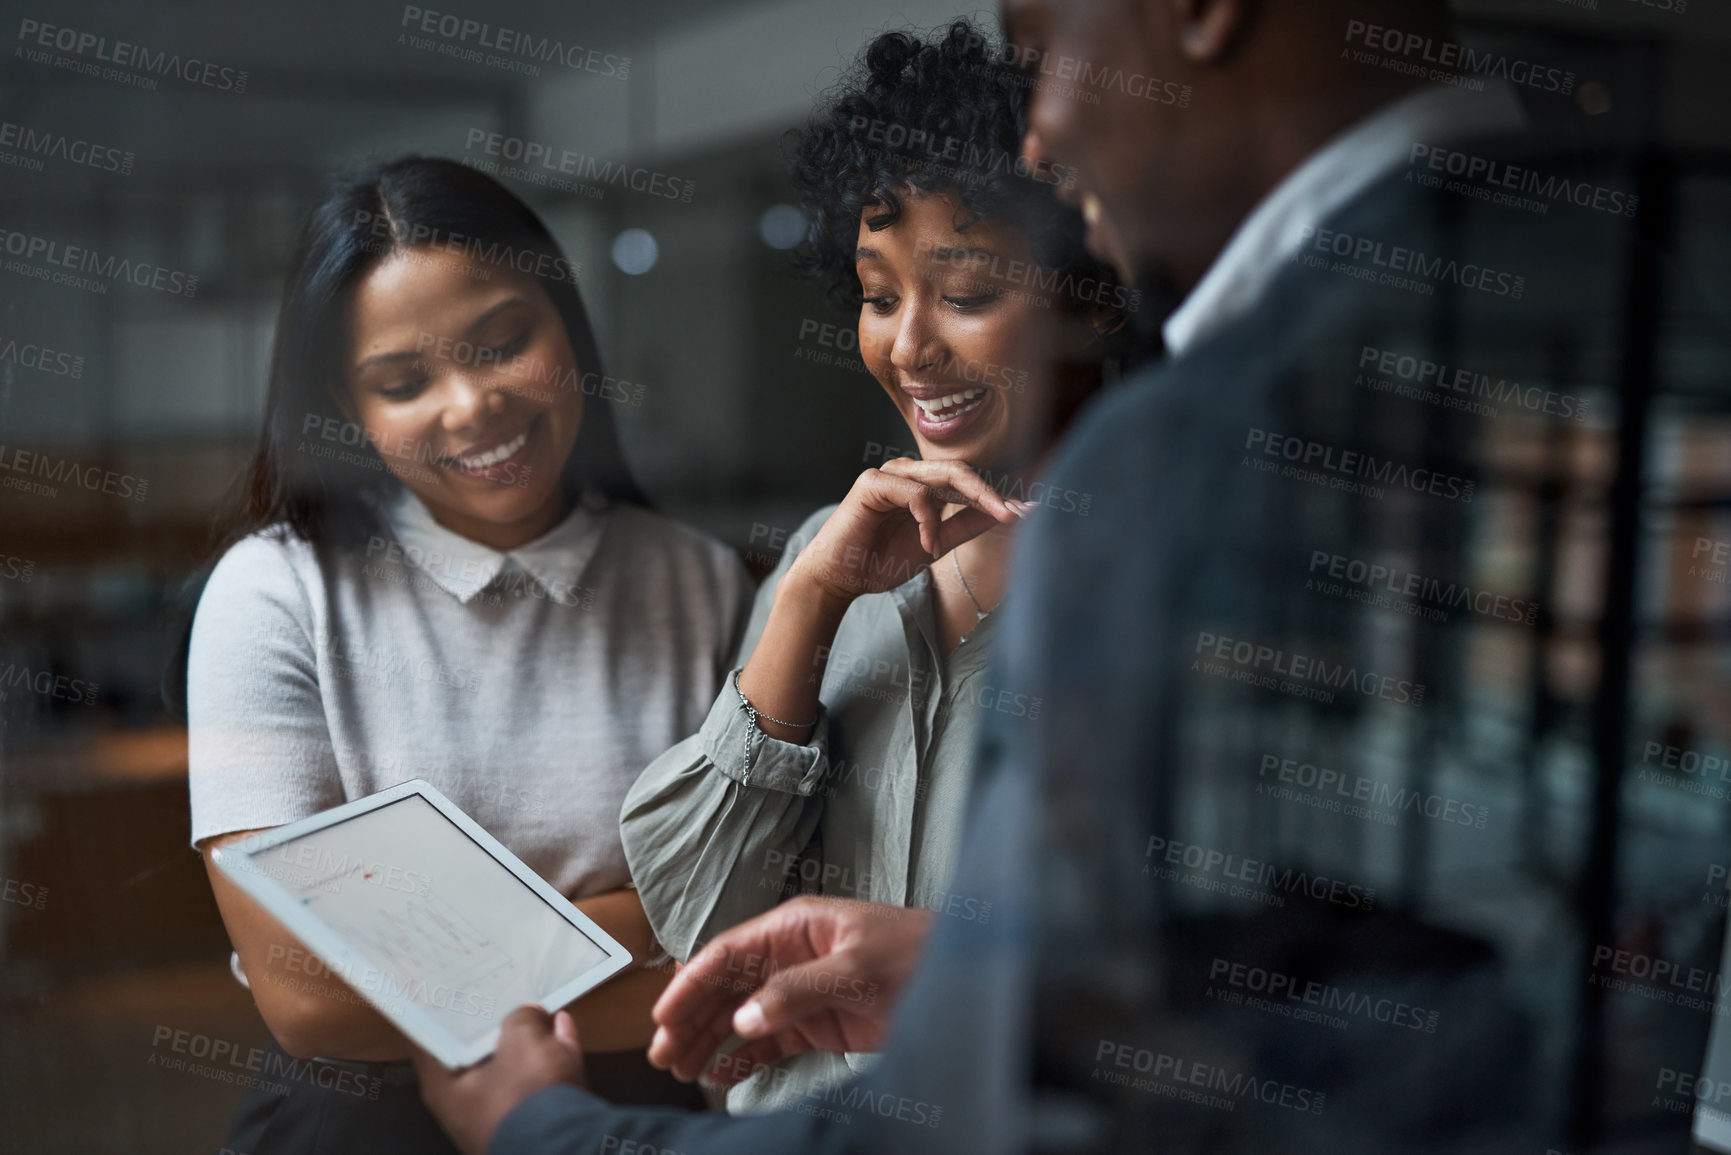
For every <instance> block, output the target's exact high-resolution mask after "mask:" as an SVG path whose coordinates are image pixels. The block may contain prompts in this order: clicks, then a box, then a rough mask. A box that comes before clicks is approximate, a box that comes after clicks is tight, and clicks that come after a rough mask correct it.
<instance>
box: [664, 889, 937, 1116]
mask: <svg viewBox="0 0 1731 1155" xmlns="http://www.w3.org/2000/svg"><path fill="white" fill-rule="evenodd" d="M931 922H932V912H931V911H929V910H924V909H920V908H917V907H915V908H907V907H899V906H885V905H883V904H882V903H875V902H858V901H853V900H840V899H827V898H826V899H818V898H796V899H793V900H791V901H788V902H784V903H782V904H780V905H779V906H777V907H776V908H775V909H774V910H771V911H769V912H768V913H766V914H762V915H759V916H758V917H757V918H754V919H752V920H751V921H750V922H745V923H741V924H740V925H739V926H736V927H734V928H732V929H731V930H729V931H727V932H726V933H725V934H722V935H720V936H718V937H717V938H716V939H714V940H713V941H712V942H710V944H709V945H708V946H706V947H705V948H704V949H703V950H701V951H699V952H698V953H697V954H696V955H694V956H692V959H691V961H690V962H689V963H688V964H686V966H685V967H684V968H683V969H681V970H680V972H679V973H678V974H677V975H675V976H674V978H673V981H672V982H671V983H669V984H668V985H667V989H666V990H665V991H663V992H662V995H661V999H660V1000H659V1001H658V1002H657V1003H656V1004H655V1010H654V1011H653V1012H652V1014H653V1016H654V1018H655V1022H656V1025H657V1029H656V1032H655V1038H654V1039H653V1040H651V1041H650V1044H649V1061H650V1062H651V1063H653V1064H654V1065H655V1066H657V1067H660V1068H662V1069H664V1070H670V1071H672V1072H673V1074H674V1075H675V1076H676V1077H677V1078H679V1079H682V1080H684V1081H685V1082H688V1083H689V1082H690V1081H692V1080H693V1079H695V1078H697V1077H698V1076H699V1075H700V1074H702V1073H703V1071H704V1068H705V1067H707V1066H708V1065H709V1061H710V1059H711V1058H712V1057H713V1056H714V1054H715V1050H716V1048H717V1047H719V1046H720V1045H721V1044H722V1043H724V1042H726V1041H727V1039H728V1038H729V1037H730V1036H731V1035H733V1034H735V1033H738V1034H739V1035H741V1036H743V1037H744V1038H745V1039H747V1040H748V1042H746V1043H745V1045H743V1046H741V1047H740V1048H739V1049H738V1050H736V1051H734V1052H733V1053H732V1054H731V1055H729V1056H728V1058H727V1060H726V1061H724V1062H723V1063H722V1064H719V1065H718V1070H717V1071H715V1072H712V1075H711V1081H712V1082H715V1083H718V1084H722V1085H726V1084H730V1083H736V1082H738V1081H739V1080H740V1079H743V1078H745V1077H746V1076H748V1075H750V1074H751V1072H752V1071H754V1070H756V1069H757V1067H758V1066H759V1065H761V1064H763V1063H773V1062H776V1061H777V1060H779V1059H783V1058H785V1057H787V1056H788V1055H797V1054H800V1053H801V1052H804V1051H874V1050H877V1049H878V1048H879V1047H881V1046H882V1045H883V1039H884V1033H885V1031H886V1029H887V1028H888V1024H889V1018H890V1014H891V1011H892V1010H893V1009H894V1005H895V1002H896V999H897V998H898V997H899V996H900V994H901V991H902V988H903V986H904V985H906V983H907V979H908V976H909V975H910V974H912V973H913V969H914V964H915V963H916V962H917V961H918V959H919V952H920V947H921V946H922V945H923V944H924V942H925V937H926V933H927V931H928V930H929V929H930V928H931Z"/></svg>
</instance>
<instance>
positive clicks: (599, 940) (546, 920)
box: [212, 779, 631, 1068]
mask: <svg viewBox="0 0 1731 1155" xmlns="http://www.w3.org/2000/svg"><path fill="white" fill-rule="evenodd" d="M212 858H213V861H214V862H215V863H216V865H217V866H218V868H219V869H221V870H222V872H223V874H224V875H226V876H227V877H228V878H229V879H231V880H232V881H233V882H234V884H235V885H236V886H238V887H240V888H241V889H242V890H243V891H245V892H246V893H247V894H248V895H250V896H251V897H252V898H253V899H254V900H255V901H257V902H258V903H259V905H260V906H262V907H263V908H264V909H265V910H266V911H267V912H268V913H269V914H270V915H271V916H272V917H274V918H275V919H277V920H278V921H279V922H281V923H282V925H283V926H284V927H285V928H287V929H288V930H289V931H290V932H292V933H293V934H294V935H295V936H296V937H298V938H299V939H300V940H301V941H302V942H304V943H305V944H306V945H307V946H308V947H309V948H310V949H311V950H313V951H314V952H315V953H317V954H318V955H319V956H320V957H321V958H322V959H323V960H324V961H325V962H326V963H327V964H328V965H329V966H330V968H331V970H332V971H333V972H334V973H335V974H336V975H337V977H339V978H341V979H342V980H343V981H345V982H347V983H348V984H349V985H350V986H351V987H353V988H354V989H355V990H356V991H358V992H359V993H360V994H361V995H362V996H364V997H365V998H366V999H367V1001H368V1002H370V1003H372V1004H373V1005H374V1006H375V1007H377V1008H378V1010H379V1012H380V1013H381V1014H383V1015H384V1016H385V1017H386V1018H387V1019H389V1020H390V1021H391V1023H392V1024H393V1025H395V1026H396V1027H397V1028H398V1029H399V1030H401V1031H402V1032H403V1034H404V1035H406V1036H408V1037H409V1039H411V1040H412V1041H414V1042H415V1043H416V1044H418V1045H419V1046H420V1047H422V1048H424V1049H425V1050H426V1051H428V1052H429V1053H430V1054H432V1055H433V1056H434V1057H435V1058H437V1059H438V1060H439V1061H440V1062H441V1063H443V1064H444V1065H445V1066H447V1067H450V1068H457V1067H462V1066H466V1065H468V1064H471V1063H475V1062H478V1061H480V1060H481V1059H483V1058H485V1057H486V1056H487V1055H489V1054H491V1053H492V1051H493V1049H494V1047H495V1046H496V1045H497V1042H498V1038H499V1025H500V1023H501V1021H502V1020H503V1019H504V1018H505V1016H506V1015H508V1014H509V1013H510V1012H511V1011H512V1010H514V1009H516V1008H517V1007H518V1006H521V1005H523V1004H525V1003H535V1004H538V1005H540V1006H542V1007H544V1008H546V1009H548V1010H554V1009H557V1008H559V1007H562V1006H565V1005H566V1004H567V1003H569V1002H571V1001H572V1000H573V999H576V998H577V997H578V996H580V995H582V994H584V993H585V992H587V991H589V990H591V989H593V988H594V987H596V986H598V985H599V984H601V983H602V982H604V981H606V980H607V979H609V978H611V977H613V976H614V975H616V974H618V973H619V972H620V971H622V970H624V969H625V968H626V967H627V966H629V965H630V963H631V954H630V952H629V951H627V950H626V949H625V948H624V947H623V946H621V945H620V944H619V943H617V942H615V941H614V940H613V939H612V938H611V937H610V936H609V935H608V934H607V933H606V932H605V931H603V930H602V929H601V928H600V927H599V926H597V925H595V923H594V922H593V921H591V920H590V919H589V918H588V917H587V916H585V915H584V914H583V912H582V911H580V910H578V909H577V908H576V907H574V906H572V905H571V903H570V902H569V901H567V900H566V899H565V897H564V896H563V895H561V894H560V893H559V892H558V891H556V890H554V889H553V887H552V886H550V885H548V883H547V882H546V881H545V880H543V879H542V878H540V877H539V876H537V875H536V874H535V873H534V872H533V871H531V870H530V869H529V868H528V867H527V866H525V865H524V864H523V862H522V861H521V860H520V859H518V858H517V857H516V856H515V855H513V854H512V853H511V852H510V851H509V850H506V849H505V847H504V846H502V845H500V844H499V842H498V840H497V839H495V838H493V837H492V835H490V834H488V833H487V832H486V831H485V830H483V829H482V828H481V827H480V826H479V825H477V824H476V823H475V822H474V820H473V819H471V818H470V817H469V816H468V815H466V814H464V813H463V812H462V811H461V810H459V809H458V808H457V807H456V805H455V804H454V803H452V802H451V801H450V799H448V798H446V797H445V796H444V795H442V794H440V793H439V792H438V791H437V790H435V789H434V788H433V787H432V786H430V785H428V784H427V783H426V782H422V781H420V780H418V779H417V780H415V781H411V782H404V783H402V784H401V785H398V786H394V787H392V788H391V789H389V790H385V791H382V792H381V793H378V794H374V795H371V796H370V797H367V798H361V799H357V800H356V801H354V802H350V803H347V804H345V805H342V806H339V807H336V808H335V809H333V810H328V811H326V812H324V813H323V814H317V815H314V816H313V817H311V818H306V819H303V820H301V821H299V822H294V823H290V824H288V825H286V826H282V827H278V828H277V829H274V830H271V831H268V832H266V833H265V834H261V835H258V836H257V837H253V838H247V839H244V840H242V841H240V842H235V843H231V844H230V845H228V846H224V847H222V848H220V849H218V850H217V851H215V852H214V854H213V855H212Z"/></svg>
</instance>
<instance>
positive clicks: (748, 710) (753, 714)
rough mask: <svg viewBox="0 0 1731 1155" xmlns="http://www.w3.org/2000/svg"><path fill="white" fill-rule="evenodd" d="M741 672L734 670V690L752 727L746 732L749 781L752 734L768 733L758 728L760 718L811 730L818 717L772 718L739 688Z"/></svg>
mask: <svg viewBox="0 0 1731 1155" xmlns="http://www.w3.org/2000/svg"><path fill="white" fill-rule="evenodd" d="M739 674H740V671H738V670H735V671H733V692H734V694H735V696H737V697H738V698H739V708H740V709H741V710H744V711H745V718H746V721H748V722H750V723H751V728H750V729H749V730H747V731H746V732H745V777H746V781H748V782H749V781H750V780H751V751H752V741H753V740H752V735H753V734H756V735H758V736H759V737H760V738H761V737H767V735H765V734H764V733H763V731H762V730H761V729H759V728H758V725H757V720H758V719H759V718H762V719H763V720H764V721H766V722H774V723H775V724H776V725H777V726H786V727H787V728H788V729H790V730H809V729H810V728H811V727H813V726H815V725H817V719H816V718H813V719H812V720H811V721H809V722H784V721H782V720H781V719H780V718H771V717H770V716H769V715H768V714H765V713H764V712H763V711H761V710H759V709H758V708H757V707H756V706H753V705H752V704H751V702H750V701H748V700H747V699H746V696H745V691H744V690H742V689H740V688H739Z"/></svg>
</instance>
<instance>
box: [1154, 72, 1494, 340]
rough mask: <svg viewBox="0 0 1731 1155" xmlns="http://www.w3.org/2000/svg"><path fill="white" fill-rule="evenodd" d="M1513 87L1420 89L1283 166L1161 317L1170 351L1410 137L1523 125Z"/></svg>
mask: <svg viewBox="0 0 1731 1155" xmlns="http://www.w3.org/2000/svg"><path fill="white" fill-rule="evenodd" d="M1525 122H1526V117H1525V113H1524V112H1523V110H1522V109H1521V105H1520V101H1519V100H1518V99H1517V98H1516V96H1515V93H1514V90H1513V89H1511V88H1510V87H1509V86H1508V85H1506V84H1501V83H1498V84H1494V85H1491V86H1489V87H1487V88H1486V89H1485V90H1484V91H1482V92H1469V91H1466V90H1464V89H1459V88H1426V89H1422V90H1420V91H1418V92H1415V93H1412V94H1411V95H1409V96H1406V97H1403V98H1402V99H1400V100H1397V101H1395V102H1394V103H1392V104H1390V105H1388V106H1387V107H1386V108H1382V109H1380V110H1378V111H1377V112H1374V113H1372V114H1371V115H1370V116H1367V117H1365V118H1364V119H1363V120H1361V121H1359V122H1358V123H1357V124H1355V125H1353V126H1352V127H1351V128H1349V129H1347V130H1346V131H1345V132H1343V133H1341V134H1340V135H1339V136H1337V137H1335V138H1334V139H1333V140H1331V141H1330V142H1329V143H1327V144H1326V145H1324V146H1323V147H1322V148H1320V149H1318V150H1317V151H1316V152H1314V153H1312V154H1311V155H1310V157H1309V158H1308V159H1307V160H1305V161H1304V163H1303V164H1300V165H1299V166H1298V167H1297V168H1295V169H1293V170H1292V171H1291V172H1290V173H1288V174H1287V176H1286V179H1285V180H1283V181H1281V182H1280V183H1279V184H1278V185H1276V186H1275V187H1274V189H1273V190H1272V191H1270V192H1269V194H1268V195H1267V196H1265V197H1263V198H1262V200H1261V201H1260V202H1259V203H1258V204H1257V206H1256V208H1255V209H1254V210H1253V211H1252V212H1251V214H1250V215H1249V216H1248V217H1246V218H1244V222H1243V223H1242V224H1240V225H1239V226H1238V230H1237V231H1236V232H1235V233H1233V234H1232V239H1231V240H1230V241H1229V242H1227V245H1226V247H1225V248H1224V249H1222V250H1221V251H1220V255H1219V256H1218V257H1216V258H1215V259H1214V263H1213V264H1212V265H1210V266H1209V268H1208V272H1207V273H1205V274H1203V277H1202V279H1201V280H1200V281H1198V282H1197V283H1196V287H1195V288H1194V289H1192V290H1191V291H1190V294H1189V296H1187V297H1185V298H1184V301H1183V303H1182V304H1180V305H1179V306H1178V308H1177V309H1176V310H1174V311H1173V313H1172V315H1171V316H1170V317H1168V318H1166V324H1165V326H1164V329H1163V334H1164V336H1165V339H1166V349H1167V352H1168V355H1169V356H1171V357H1172V358H1174V359H1176V358H1178V357H1182V356H1184V355H1185V353H1187V352H1188V351H1189V350H1190V349H1192V348H1194V347H1195V346H1196V345H1197V344H1198V343H1199V342H1201V341H1203V340H1205V339H1206V338H1208V337H1210V336H1212V335H1213V334H1215V333H1217V332H1219V331H1220V330H1221V329H1223V328H1225V327H1226V326H1227V325H1229V324H1231V323H1232V322H1233V321H1235V320H1237V319H1238V318H1239V317H1241V316H1243V315H1244V314H1245V313H1247V312H1249V311H1250V310H1251V309H1252V308H1253V307H1255V305H1256V303H1257V301H1259V300H1260V299H1261V298H1262V294H1263V293H1265V292H1267V291H1268V288H1269V286H1270V285H1271V284H1273V283H1274V280H1275V278H1276V277H1278V276H1279V275H1280V272H1281V270H1282V269H1283V268H1284V267H1285V264H1286V261H1287V259H1288V258H1290V257H1292V256H1293V255H1295V254H1296V253H1297V252H1298V250H1299V249H1300V248H1301V247H1302V246H1303V244H1304V239H1305V237H1307V236H1309V235H1310V233H1311V231H1312V230H1314V229H1316V228H1317V227H1318V226H1320V225H1321V224H1322V223H1323V222H1324V221H1326V220H1327V219H1328V218H1329V217H1330V216H1332V215H1333V214H1334V213H1335V212H1336V211H1338V210H1339V209H1341V208H1343V207H1344V206H1345V205H1346V204H1347V203H1348V202H1350V201H1351V200H1353V198H1355V197H1357V196H1358V195H1359V194H1360V193H1362V192H1364V191H1365V190H1366V189H1367V188H1369V187H1370V186H1371V185H1372V184H1374V183H1376V182H1377V181H1379V180H1381V179H1382V178H1383V177H1385V176H1387V175H1388V174H1389V173H1391V172H1393V171H1395V170H1396V169H1397V168H1398V167H1399V166H1400V165H1401V164H1402V163H1403V162H1404V161H1405V160H1406V159H1407V157H1408V155H1409V154H1410V152H1411V150H1412V146H1413V145H1414V144H1415V143H1425V144H1437V143H1444V142H1448V141H1454V140H1460V139H1462V138H1463V137H1468V136H1476V135H1481V134H1485V135H1488V134H1492V133H1497V132H1507V131H1512V130H1515V129H1518V128H1520V127H1522V126H1523V125H1524V124H1525Z"/></svg>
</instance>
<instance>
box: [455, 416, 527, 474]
mask: <svg viewBox="0 0 1731 1155" xmlns="http://www.w3.org/2000/svg"><path fill="white" fill-rule="evenodd" d="M534 431H535V430H534V426H533V425H532V424H531V425H529V426H527V427H525V428H524V430H523V432H521V433H519V434H517V436H515V437H513V438H511V440H509V441H506V442H502V443H501V444H499V445H495V446H494V447H493V448H491V449H487V450H483V451H481V452H480V453H469V454H460V455H458V456H454V457H441V458H440V459H439V464H441V465H444V466H446V467H447V468H450V469H455V470H457V471H458V472H460V473H485V472H486V471H487V470H489V469H492V468H493V467H494V466H497V465H502V464H504V463H505V462H507V461H509V460H510V459H511V458H513V457H515V456H517V454H519V453H521V452H522V451H523V447H524V446H525V445H527V444H529V435H530V434H531V433H533V432H534Z"/></svg>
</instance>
